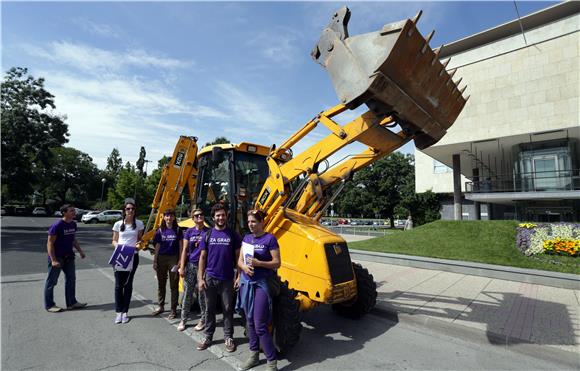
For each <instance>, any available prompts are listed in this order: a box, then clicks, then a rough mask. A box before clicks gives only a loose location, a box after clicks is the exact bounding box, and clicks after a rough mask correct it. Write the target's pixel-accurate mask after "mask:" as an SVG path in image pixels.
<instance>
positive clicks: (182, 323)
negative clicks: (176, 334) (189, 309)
mask: <svg viewBox="0 0 580 371" xmlns="http://www.w3.org/2000/svg"><path fill="white" fill-rule="evenodd" d="M183 330H185V321H181V322H179V325H177V331H183Z"/></svg>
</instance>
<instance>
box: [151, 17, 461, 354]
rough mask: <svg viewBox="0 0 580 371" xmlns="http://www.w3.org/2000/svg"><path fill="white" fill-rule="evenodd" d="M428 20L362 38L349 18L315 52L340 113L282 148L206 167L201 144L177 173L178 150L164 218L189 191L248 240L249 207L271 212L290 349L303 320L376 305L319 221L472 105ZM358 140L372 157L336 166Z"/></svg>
mask: <svg viewBox="0 0 580 371" xmlns="http://www.w3.org/2000/svg"><path fill="white" fill-rule="evenodd" d="M420 15H421V13H419V14H417V16H415V17H414V18H413V19H407V20H403V21H400V22H395V23H391V24H387V25H385V26H384V27H383V28H382V29H381V30H380V31H377V32H372V33H368V34H363V35H358V36H353V37H350V36H349V34H348V28H347V25H348V20H349V18H350V11H349V10H348V8H346V7H344V8H342V9H340V10H339V11H337V12H336V13H335V14H334V16H333V17H332V19H331V21H330V23H329V25H328V26H327V27H326V28H325V29H324V30H323V32H322V35H321V37H320V40H319V41H318V43H317V44H316V46H315V47H314V49H313V50H312V53H311V54H312V57H313V59H314V60H315V61H316V62H318V63H319V64H320V65H322V66H323V67H324V68H325V69H326V70H327V71H328V73H329V75H330V78H331V80H332V83H333V85H334V88H335V90H336V93H337V95H338V97H339V99H340V101H341V103H340V104H338V105H337V106H335V107H333V108H330V109H328V110H326V111H323V112H321V113H319V114H317V115H316V116H315V117H314V118H313V119H312V120H310V121H309V122H307V123H306V124H305V125H304V126H303V127H302V128H301V129H300V130H298V131H297V132H296V133H295V134H294V135H292V136H291V137H290V138H289V139H288V140H286V141H285V142H284V143H282V144H281V145H279V146H278V147H276V146H272V147H265V146H261V145H257V144H253V143H240V144H220V145H214V146H209V147H206V148H203V149H202V150H201V151H199V153H198V154H197V160H195V159H194V156H195V155H194V153H195V152H196V150H197V147H196V146H195V143H194V142H195V141H194V140H190V142H189V144H188V145H186V146H185V147H187V146H189V148H191V149H192V152H191V155H185V154H186V153H189V152H184V155H183V156H182V157H184V158H187V160H185V161H186V162H181V163H186V164H187V165H188V170H187V171H185V170H183V169H182V168H180V167H179V166H177V158H178V157H177V156H180V155H179V153H182V152H183V151H182V150H178V149H176V153H174V155H173V157H172V160H171V162H170V164H169V165H168V169H167V173H166V172H165V170H164V175H165V178H171V179H172V181H171V182H169V181H166V180H162V182H161V183H162V184H160V188H159V189H158V192H157V195H156V197H155V199H156V201H155V202H157V204H155V203H154V205H153V207H154V209H159V205H161V204H163V203H164V201H163V199H164V197H167V199H168V200H170V201H168V202H165V204H166V205H170V204H171V205H172V206H175V205H174V204H173V203H176V202H177V199H178V197H179V194H181V191H182V190H183V189H184V187H185V184H188V185H189V189H190V195H192V199H191V202H192V205H195V206H196V207H199V208H201V209H203V210H204V211H205V214H206V215H209V210H210V208H211V206H212V205H213V204H215V203H216V202H222V203H224V204H225V205H226V206H227V207H228V208H229V210H230V216H229V217H230V219H229V221H228V224H229V226H230V227H231V228H235V229H237V230H238V231H247V225H246V217H245V216H246V212H247V211H248V210H250V209H252V208H259V209H262V210H264V211H266V213H267V215H268V216H267V218H266V220H265V228H266V231H267V232H270V233H272V234H273V235H274V236H276V238H277V239H278V242H279V244H280V255H281V260H282V265H281V267H280V269H278V276H279V277H280V280H281V283H282V285H281V287H282V289H281V293H280V295H279V296H278V297H277V298H276V299H275V303H274V338H275V343H276V346H277V347H278V349H279V350H282V351H283V350H285V349H288V348H289V347H291V346H292V345H294V344H295V343H296V342H297V341H298V338H299V333H300V329H301V324H300V311H303V310H308V309H311V308H313V307H316V306H317V305H320V304H330V305H332V308H333V309H334V310H335V311H336V312H337V313H338V314H340V315H342V316H345V317H349V318H358V317H361V316H363V315H364V314H366V313H368V312H369V311H370V310H371V309H372V308H373V307H374V305H375V302H376V297H377V290H376V284H375V282H374V281H373V277H372V275H370V274H369V273H368V271H367V270H366V269H365V268H363V267H362V266H361V265H359V264H357V263H353V262H352V261H351V258H350V255H349V251H348V246H347V243H346V242H345V240H344V239H343V238H342V237H341V236H339V235H337V234H336V233H334V232H332V231H329V230H327V229H326V228H324V227H322V226H321V225H320V223H319V220H320V218H321V217H322V216H323V215H324V213H325V210H326V209H327V207H328V206H329V205H330V204H331V203H332V202H333V200H334V199H335V198H336V197H337V195H338V194H339V192H340V191H341V189H342V187H343V186H344V184H345V182H346V181H348V180H349V179H351V178H352V175H353V173H354V172H356V171H357V170H359V169H362V168H364V167H366V166H369V165H370V164H372V163H373V162H375V161H377V160H379V159H380V158H382V157H384V156H386V155H388V154H390V153H392V152H393V151H395V150H396V149H398V148H400V147H401V146H402V145H404V144H405V143H407V142H409V141H411V140H414V141H415V146H416V147H417V148H419V149H423V148H426V147H428V146H430V145H432V144H434V143H436V142H437V141H438V140H439V139H441V137H442V136H443V135H444V134H445V132H446V130H447V129H448V128H449V127H450V126H451V125H452V124H453V122H454V121H455V119H456V118H457V116H458V115H459V113H460V112H461V110H462V108H463V106H464V105H465V103H466V99H465V98H464V97H463V94H462V93H463V90H464V89H465V88H464V89H463V90H461V91H460V90H459V89H458V84H459V82H454V81H453V79H452V77H453V74H454V72H451V73H448V71H446V69H445V67H446V63H445V64H442V63H441V62H440V61H439V57H438V54H439V50H436V51H433V50H432V49H431V48H430V47H429V40H430V38H431V37H432V36H433V33H431V34H430V35H429V36H428V37H427V38H424V37H423V36H422V35H421V34H420V33H419V31H418V29H417V27H416V24H417V21H418V19H419V17H420ZM447 63H448V62H447ZM363 104H365V105H366V106H367V107H368V108H369V110H368V111H367V112H366V113H364V114H362V115H360V116H359V117H357V118H356V119H354V120H352V121H351V122H349V123H347V124H345V125H340V124H338V123H337V122H336V117H338V115H340V114H341V113H343V112H345V111H347V110H352V109H356V108H357V107H359V106H361V105H363ZM318 125H323V126H324V127H326V128H327V129H328V132H329V134H328V136H327V137H325V138H324V139H322V140H320V141H318V142H317V143H315V144H313V145H312V146H310V148H308V149H306V150H305V151H302V152H301V153H298V154H294V153H293V151H292V148H293V147H294V145H295V144H296V143H298V142H299V141H300V140H302V139H303V138H304V137H306V136H307V135H308V134H309V133H310V132H311V131H312V130H313V129H314V128H315V127H317V126H318ZM183 140H184V137H182V138H181V139H180V144H178V146H181V147H180V148H182V147H183V146H182V141H183ZM354 142H359V143H363V144H364V145H366V146H367V149H366V150H364V151H363V152H362V153H359V154H357V155H353V156H349V157H347V158H346V159H345V160H343V161H339V162H338V163H337V164H335V165H331V166H329V165H328V159H329V157H331V156H332V155H333V154H335V153H336V152H337V151H338V150H340V149H342V148H343V147H345V146H347V145H349V144H351V143H354ZM171 173H173V175H171ZM176 174H178V175H176ZM194 189H195V191H194ZM152 218H153V214H152V216H151V218H150V219H152ZM159 218H160V217H157V219H158V221H156V222H155V226H157V225H158V222H159V221H160V220H159ZM208 223H211V221H210V220H208ZM148 224H149V223H148Z"/></svg>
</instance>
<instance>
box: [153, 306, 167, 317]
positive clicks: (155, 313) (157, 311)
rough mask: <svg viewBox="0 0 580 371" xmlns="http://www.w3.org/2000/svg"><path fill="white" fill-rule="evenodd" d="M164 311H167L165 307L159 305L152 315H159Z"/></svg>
mask: <svg viewBox="0 0 580 371" xmlns="http://www.w3.org/2000/svg"><path fill="white" fill-rule="evenodd" d="M164 311H165V309H164V308H163V307H159V308H157V309H155V310H154V311H153V313H151V315H152V316H158V315H160V314H161V313H163V312H164Z"/></svg>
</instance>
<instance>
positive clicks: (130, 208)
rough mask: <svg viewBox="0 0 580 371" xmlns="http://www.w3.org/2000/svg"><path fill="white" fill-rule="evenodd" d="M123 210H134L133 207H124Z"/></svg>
mask: <svg viewBox="0 0 580 371" xmlns="http://www.w3.org/2000/svg"><path fill="white" fill-rule="evenodd" d="M125 210H127V211H129V210H135V208H134V207H126V208H125Z"/></svg>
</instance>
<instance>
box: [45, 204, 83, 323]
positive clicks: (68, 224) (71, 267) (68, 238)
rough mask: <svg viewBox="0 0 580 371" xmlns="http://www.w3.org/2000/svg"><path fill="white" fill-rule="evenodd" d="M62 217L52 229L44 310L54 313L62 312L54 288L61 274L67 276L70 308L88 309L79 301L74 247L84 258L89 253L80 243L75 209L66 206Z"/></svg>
mask: <svg viewBox="0 0 580 371" xmlns="http://www.w3.org/2000/svg"><path fill="white" fill-rule="evenodd" d="M60 212H61V213H62V218H61V219H59V220H58V221H57V222H55V223H54V224H52V225H51V226H50V228H49V229H48V241H47V243H46V248H47V250H48V277H47V278H46V283H45V285H44V309H46V310H47V311H48V312H51V313H58V312H62V311H63V309H62V308H61V307H58V306H57V305H56V304H55V302H54V286H56V284H57V282H58V277H59V276H60V272H61V271H62V272H63V273H64V281H65V283H64V293H65V294H64V296H65V301H66V307H67V309H69V310H70V309H79V308H84V307H86V306H87V303H81V302H79V301H77V298H76V292H75V291H76V272H75V253H74V251H73V247H74V248H75V249H76V250H77V251H78V252H79V254H80V256H81V259H84V258H85V253H84V252H83V250H81V247H80V245H79V241H78V240H77V239H76V231H77V223H76V222H75V221H74V218H75V214H76V211H75V208H74V207H73V206H72V205H70V204H66V205H63V206H62V207H61V208H60Z"/></svg>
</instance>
